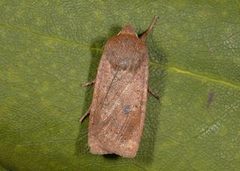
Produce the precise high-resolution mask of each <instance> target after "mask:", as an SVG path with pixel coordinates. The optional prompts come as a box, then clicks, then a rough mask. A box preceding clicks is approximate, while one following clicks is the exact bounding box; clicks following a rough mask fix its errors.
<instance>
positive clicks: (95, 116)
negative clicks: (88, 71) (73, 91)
mask: <svg viewBox="0 0 240 171" xmlns="http://www.w3.org/2000/svg"><path fill="white" fill-rule="evenodd" d="M147 81H148V65H147V56H146V59H144V60H143V62H142V65H141V67H140V68H139V69H138V70H137V71H136V72H129V71H128V70H117V69H113V68H112V67H111V66H110V64H109V62H108V61H105V60H104V56H103V58H102V61H101V63H100V66H99V72H98V75H97V82H96V84H95V90H94V96H93V102H92V106H91V112H90V125H89V144H90V147H91V151H92V152H93V153H98V154H99V153H100V154H106V153H116V154H119V155H121V156H126V157H131V156H135V154H136V151H137V149H138V144H139V141H140V137H141V134H142V129H143V122H144V118H145V108H146V99H147Z"/></svg>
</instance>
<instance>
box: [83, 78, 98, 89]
mask: <svg viewBox="0 0 240 171" xmlns="http://www.w3.org/2000/svg"><path fill="white" fill-rule="evenodd" d="M95 82H96V81H95V79H94V80H92V81H90V82H87V83H84V84H83V85H82V86H83V87H88V86H93V85H94V84H95Z"/></svg>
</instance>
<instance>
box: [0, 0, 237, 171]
mask: <svg viewBox="0 0 240 171" xmlns="http://www.w3.org/2000/svg"><path fill="white" fill-rule="evenodd" d="M239 9H240V2H238V1H234V0H232V1H231V0H229V1H226V0H221V1H217V0H216V1H215V0H213V1H187V0H182V1H163V0H162V1H140V0H136V1H79V0H73V1H66V0H65V1H57V0H53V1H50V0H40V1H17V0H2V1H1V2H0V11H1V14H0V20H1V21H0V52H1V55H0V92H1V93H0V165H1V166H2V168H5V169H6V170H24V171H26V170H44V171H46V170H51V171H54V170H56V171H58V170H83V171H85V170H100V171H101V170H124V171H126V170H129V171H130V170H131V171H135V170H146V171H151V170H152V171H155V170H240V16H239V12H240V11H239ZM154 15H158V16H159V21H158V23H157V25H156V27H155V28H154V32H153V33H152V34H151V36H150V37H149V39H148V46H149V51H150V81H149V84H150V86H151V88H152V89H153V91H154V92H156V93H158V94H159V95H160V97H161V98H160V101H157V100H156V99H154V98H153V97H149V101H148V105H147V113H146V122H145V127H144V135H143V137H142V141H141V145H140V149H139V152H138V155H137V157H136V158H134V159H125V158H121V157H113V156H108V157H103V156H99V155H92V154H90V153H89V149H88V145H87V125H88V119H87V120H85V122H84V123H83V124H82V125H80V123H79V122H78V120H79V118H80V116H81V115H83V114H84V112H85V111H86V110H87V108H88V107H89V105H90V103H91V98H92V89H91V88H87V89H85V88H82V87H81V84H82V83H84V82H87V81H90V80H92V79H94V78H95V75H96V70H97V66H98V63H99V60H100V57H101V53H102V47H103V45H104V43H105V42H106V40H107V39H108V38H109V37H111V36H112V35H115V34H117V33H118V32H119V31H120V29H121V26H123V25H124V24H127V23H131V24H132V25H134V26H135V28H136V30H137V32H138V33H141V32H142V31H144V30H145V29H146V28H147V26H148V24H149V23H150V22H151V19H152V17H153V16H154ZM2 170H3V169H2Z"/></svg>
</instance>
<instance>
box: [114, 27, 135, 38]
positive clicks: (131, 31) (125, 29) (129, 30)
mask: <svg viewBox="0 0 240 171" xmlns="http://www.w3.org/2000/svg"><path fill="white" fill-rule="evenodd" d="M119 34H130V35H134V36H137V34H136V33H135V30H134V28H133V27H132V26H131V25H125V26H124V27H123V28H122V30H121V31H120V32H119V33H118V35H119Z"/></svg>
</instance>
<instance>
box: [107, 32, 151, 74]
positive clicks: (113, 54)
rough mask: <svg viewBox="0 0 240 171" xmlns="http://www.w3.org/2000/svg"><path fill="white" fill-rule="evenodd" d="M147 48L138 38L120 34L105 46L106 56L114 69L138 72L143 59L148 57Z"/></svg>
mask: <svg viewBox="0 0 240 171" xmlns="http://www.w3.org/2000/svg"><path fill="white" fill-rule="evenodd" d="M146 53H147V48H146V46H145V44H144V42H142V41H141V40H140V39H139V38H138V37H136V36H134V35H132V36H129V35H124V34H120V35H118V36H114V37H112V38H111V39H110V40H109V41H108V42H107V44H106V45H105V49H104V55H106V57H107V59H108V61H109V62H110V64H111V65H112V67H113V68H115V69H116V68H117V69H121V70H130V71H136V70H137V69H138V68H139V66H140V64H141V62H142V61H143V58H144V57H146Z"/></svg>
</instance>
